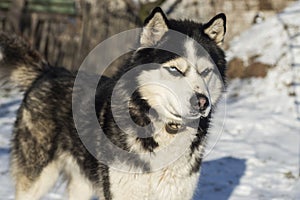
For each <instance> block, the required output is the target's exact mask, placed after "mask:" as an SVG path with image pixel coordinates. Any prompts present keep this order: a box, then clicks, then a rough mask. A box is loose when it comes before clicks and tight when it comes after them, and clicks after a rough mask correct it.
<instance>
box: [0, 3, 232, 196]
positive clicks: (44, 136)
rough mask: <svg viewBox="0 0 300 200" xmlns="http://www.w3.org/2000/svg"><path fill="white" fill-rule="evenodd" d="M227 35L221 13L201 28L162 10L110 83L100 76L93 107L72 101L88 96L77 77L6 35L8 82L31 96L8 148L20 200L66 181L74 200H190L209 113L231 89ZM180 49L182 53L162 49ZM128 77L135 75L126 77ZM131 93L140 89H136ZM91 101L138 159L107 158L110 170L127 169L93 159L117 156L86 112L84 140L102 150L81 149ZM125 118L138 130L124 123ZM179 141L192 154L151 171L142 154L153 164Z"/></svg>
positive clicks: (108, 131) (107, 130)
mask: <svg viewBox="0 0 300 200" xmlns="http://www.w3.org/2000/svg"><path fill="white" fill-rule="evenodd" d="M171 30H173V31H176V32H179V33H181V34H184V35H185V37H184V39H182V40H178V38H177V37H175V36H174V35H173V34H172V33H171ZM225 32H226V17H225V15H224V14H219V15H217V16H215V17H214V18H212V19H211V20H210V21H209V22H208V23H204V24H202V23H196V22H193V21H189V20H182V21H180V20H171V19H170V20H169V19H167V17H166V15H165V14H164V13H163V11H162V10H161V9H160V8H155V9H154V10H153V11H152V13H151V14H150V15H149V16H148V18H147V19H146V20H145V24H144V27H143V30H142V31H141V33H140V38H139V48H138V49H137V50H135V51H134V52H132V55H131V57H130V59H128V61H127V62H126V63H125V64H124V66H123V67H121V68H120V69H119V71H118V72H117V73H116V74H115V75H114V76H113V77H111V78H107V77H102V78H101V80H100V82H99V85H98V87H97V91H96V93H94V98H91V99H92V100H88V101H86V102H84V101H81V100H78V101H76V98H72V94H73V93H74V92H79V93H80V92H82V91H80V89H78V88H74V82H75V79H76V73H77V72H70V71H68V70H66V69H64V68H59V67H53V66H50V65H49V64H48V63H47V62H46V61H45V60H44V59H43V58H42V56H41V55H40V54H39V53H38V52H36V51H35V50H33V49H31V48H30V46H29V45H28V44H27V43H26V42H24V41H23V40H22V39H20V38H19V37H17V36H13V35H8V34H5V33H1V34H0V76H1V80H4V79H5V80H6V81H7V82H10V83H12V84H15V85H16V86H17V87H18V88H20V89H21V91H23V92H24V99H23V101H22V104H21V106H20V108H19V110H18V113H17V119H16V122H15V126H14V130H13V139H12V151H11V171H12V175H13V178H14V180H15V184H16V199H17V200H35V199H40V198H41V197H43V195H45V194H46V193H47V192H48V191H49V190H50V189H51V187H52V186H53V185H54V183H55V182H56V181H57V179H58V177H59V176H60V175H63V177H65V179H66V181H67V183H68V192H69V196H68V198H69V199H71V200H87V199H91V198H92V197H93V196H97V197H99V198H100V199H105V200H110V199H113V200H124V199H125V200H135V199H136V200H141V199H148V200H183V199H192V198H193V195H194V193H195V189H196V187H197V182H198V179H199V174H200V172H199V171H200V170H199V169H200V165H201V160H202V156H203V151H204V145H205V140H206V137H207V130H208V127H209V122H210V117H211V113H212V111H213V108H214V107H215V105H216V103H217V102H218V99H219V98H220V96H221V94H222V92H223V91H224V86H223V85H224V80H225V77H224V74H225V67H226V61H225V56H224V52H223V51H222V50H221V48H220V45H221V44H222V42H223V38H224V34H225ZM174 46H175V47H176V49H177V52H176V53H174V52H170V51H167V50H165V49H166V47H171V48H172V47H174ZM128 72H132V73H134V76H130V78H128V77H127V78H126V77H125V76H124V74H126V73H128ZM87 80H88V79H87ZM87 84H88V83H87ZM132 87H134V88H135V90H134V91H129V89H128V88H132ZM114 95H115V96H116V99H117V101H115V100H114V98H113V96H114ZM72 99H73V100H72ZM74 99H75V100H74ZM93 100H95V101H94V102H93ZM87 102H88V103H91V104H92V103H95V107H94V111H95V110H96V111H95V112H96V115H95V116H97V117H98V118H97V120H98V123H99V125H100V126H101V128H102V130H103V132H104V135H105V137H106V138H108V139H109V141H111V143H113V144H114V145H115V146H116V147H118V148H119V149H122V150H124V151H125V152H129V153H134V154H135V155H140V156H136V157H135V159H134V160H132V162H131V160H130V159H129V160H127V159H123V160H122V158H121V156H120V155H116V154H113V153H112V154H110V156H107V159H110V163H114V162H116V161H118V162H120V163H122V162H123V163H125V164H124V165H126V166H127V167H128V170H127V171H124V170H118V169H117V168H116V167H111V166H110V165H109V163H103V162H101V160H99V159H97V156H95V154H97V153H99V152H100V154H101V153H102V154H103V152H105V151H107V152H112V151H113V150H111V149H107V148H109V146H108V145H107V144H106V142H103V140H102V139H103V138H104V137H103V136H99V135H101V134H97V133H96V132H93V130H90V128H89V127H90V125H91V124H89V123H90V120H89V118H88V116H89V115H92V114H91V113H90V111H89V110H84V109H81V112H82V113H83V116H87V118H86V119H85V117H81V118H80V120H81V122H82V123H83V125H79V128H80V129H82V130H86V131H85V133H83V135H89V134H90V135H89V136H90V137H89V140H90V141H91V143H92V146H93V147H94V150H92V151H95V152H96V153H95V152H94V153H95V154H94V153H92V151H91V150H89V149H87V147H86V145H85V144H84V143H83V142H82V140H81V136H79V134H78V129H77V127H76V128H75V123H74V115H73V114H72V112H73V111H74V110H72V109H74V107H75V108H79V110H80V108H81V106H84V104H85V105H86V103H87ZM72 104H73V107H72ZM113 110H115V112H113ZM115 113H116V114H115ZM126 113H127V114H128V113H129V116H130V119H131V120H132V121H133V122H134V124H136V126H133V125H132V124H130V123H127V121H126V120H128V118H127V117H125V116H127V115H126ZM125 119H126V120H125ZM80 120H79V121H80ZM124 120H125V121H124ZM117 122H119V123H120V124H121V125H119V124H118V123H117ZM121 126H122V128H121ZM181 136H184V137H182V138H185V139H186V140H184V141H185V142H182V143H184V144H183V145H186V146H187V148H185V150H184V151H183V152H182V153H181V154H180V156H179V157H178V158H176V159H174V160H173V161H172V162H170V163H168V164H166V165H162V166H161V167H154V164H153V163H151V162H148V160H144V159H143V156H142V155H150V156H151V158H153V159H156V157H157V156H158V155H159V154H160V151H162V150H163V149H165V148H167V147H169V146H171V147H174V145H177V144H182V143H180V141H183V140H180V141H179V143H176V142H175V140H177V138H180V137H181ZM179 146H180V145H179ZM106 147H107V148H106ZM175 147H176V148H177V146H175ZM172 154H173V153H172V152H170V153H169V154H167V155H169V156H172ZM167 157H168V156H165V158H166V159H167ZM163 160H164V159H161V161H162V162H163ZM158 163H159V162H158ZM156 164H157V163H156ZM131 169H140V171H139V172H137V171H135V170H131Z"/></svg>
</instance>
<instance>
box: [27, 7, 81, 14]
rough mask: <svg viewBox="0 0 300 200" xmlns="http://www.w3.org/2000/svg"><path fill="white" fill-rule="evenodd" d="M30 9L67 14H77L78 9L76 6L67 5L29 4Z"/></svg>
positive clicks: (32, 10)
mask: <svg viewBox="0 0 300 200" xmlns="http://www.w3.org/2000/svg"><path fill="white" fill-rule="evenodd" d="M28 11H31V12H47V13H59V14H67V15H76V14H77V11H76V9H75V6H74V7H69V6H68V7H67V6H54V5H50V6H43V5H28Z"/></svg>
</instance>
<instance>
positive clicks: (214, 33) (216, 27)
mask: <svg viewBox="0 0 300 200" xmlns="http://www.w3.org/2000/svg"><path fill="white" fill-rule="evenodd" d="M203 28H204V33H205V34H206V35H208V37H209V38H210V39H212V40H213V41H215V42H216V43H217V45H219V46H220V45H222V44H223V40H224V35H225V33H226V16H225V14H224V13H221V14H218V15H216V16H215V17H214V18H212V19H211V20H210V21H209V22H208V23H206V24H204V25H203Z"/></svg>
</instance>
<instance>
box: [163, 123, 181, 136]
mask: <svg viewBox="0 0 300 200" xmlns="http://www.w3.org/2000/svg"><path fill="white" fill-rule="evenodd" d="M184 128H185V126H184V125H183V124H181V123H179V122H169V123H167V124H166V131H167V132H168V133H170V134H176V133H178V132H179V131H181V130H183V129H184Z"/></svg>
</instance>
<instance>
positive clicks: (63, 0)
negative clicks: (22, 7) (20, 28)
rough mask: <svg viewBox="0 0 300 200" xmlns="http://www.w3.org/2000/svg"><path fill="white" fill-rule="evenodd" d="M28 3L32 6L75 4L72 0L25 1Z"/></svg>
mask: <svg viewBox="0 0 300 200" xmlns="http://www.w3.org/2000/svg"><path fill="white" fill-rule="evenodd" d="M27 2H28V3H32V4H47V5H48V4H70V3H75V1H74V0H27Z"/></svg>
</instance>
